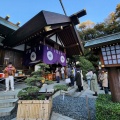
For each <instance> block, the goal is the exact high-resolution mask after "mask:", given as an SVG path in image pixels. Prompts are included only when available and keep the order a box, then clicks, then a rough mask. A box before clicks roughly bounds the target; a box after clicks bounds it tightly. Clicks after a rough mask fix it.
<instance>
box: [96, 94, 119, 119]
mask: <svg viewBox="0 0 120 120" xmlns="http://www.w3.org/2000/svg"><path fill="white" fill-rule="evenodd" d="M111 99H112V98H111V95H105V94H100V95H99V96H98V98H97V100H96V120H120V103H114V102H112V100H111Z"/></svg>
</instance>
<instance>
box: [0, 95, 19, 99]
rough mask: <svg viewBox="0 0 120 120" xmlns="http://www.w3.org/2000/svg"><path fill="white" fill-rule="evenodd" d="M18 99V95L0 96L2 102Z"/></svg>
mask: <svg viewBox="0 0 120 120" xmlns="http://www.w3.org/2000/svg"><path fill="white" fill-rule="evenodd" d="M6 99H17V96H16V95H0V100H6Z"/></svg>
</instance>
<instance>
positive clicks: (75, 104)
mask: <svg viewBox="0 0 120 120" xmlns="http://www.w3.org/2000/svg"><path fill="white" fill-rule="evenodd" d="M95 100H96V99H95V98H89V99H88V106H89V109H90V116H91V120H95ZM53 111H54V112H56V113H59V114H62V115H65V116H68V117H71V118H73V119H76V120H88V111H87V107H86V99H85V97H76V98H75V97H71V96H65V99H64V101H63V97H62V95H60V96H57V97H55V98H54V99H53Z"/></svg>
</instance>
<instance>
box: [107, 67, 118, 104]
mask: <svg viewBox="0 0 120 120" xmlns="http://www.w3.org/2000/svg"><path fill="white" fill-rule="evenodd" d="M108 79H109V81H110V90H111V94H112V100H113V102H120V68H119V69H118V68H115V67H113V68H112V67H111V68H109V69H108Z"/></svg>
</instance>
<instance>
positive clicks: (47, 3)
mask: <svg viewBox="0 0 120 120" xmlns="http://www.w3.org/2000/svg"><path fill="white" fill-rule="evenodd" d="M62 3H63V5H64V8H65V11H66V13H67V16H70V15H72V14H74V13H76V12H78V11H80V10H82V9H86V11H87V15H85V16H83V17H81V18H80V19H79V20H80V23H82V22H85V21H87V20H91V21H92V22H94V23H100V22H103V21H104V19H105V18H107V16H108V15H109V14H110V13H111V12H114V11H115V8H116V6H117V4H119V3H120V0H62ZM41 10H46V11H51V12H56V13H60V14H64V12H63V10H62V7H61V4H60V2H59V0H0V16H1V17H3V18H5V16H6V15H9V16H10V19H9V21H11V22H13V23H15V24H16V23H17V22H20V23H21V24H20V26H22V25H23V24H25V23H26V22H27V21H28V20H30V19H31V18H32V17H34V16H35V15H36V14H37V13H39V12H40V11H41Z"/></svg>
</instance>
